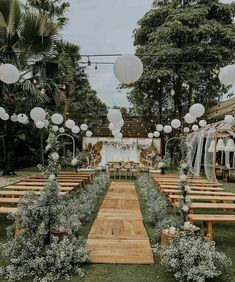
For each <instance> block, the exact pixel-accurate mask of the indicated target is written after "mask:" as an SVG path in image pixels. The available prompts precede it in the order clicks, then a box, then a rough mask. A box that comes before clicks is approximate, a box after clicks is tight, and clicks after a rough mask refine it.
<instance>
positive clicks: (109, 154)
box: [83, 137, 161, 168]
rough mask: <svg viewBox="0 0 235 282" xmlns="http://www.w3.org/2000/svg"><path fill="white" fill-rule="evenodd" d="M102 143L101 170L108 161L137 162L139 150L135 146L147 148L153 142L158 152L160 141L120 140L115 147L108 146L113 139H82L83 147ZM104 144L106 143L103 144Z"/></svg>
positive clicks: (113, 145)
mask: <svg viewBox="0 0 235 282" xmlns="http://www.w3.org/2000/svg"><path fill="white" fill-rule="evenodd" d="M100 141H102V142H104V144H103V148H102V150H101V152H100V154H101V157H102V160H101V163H100V164H99V166H102V167H103V168H104V167H105V166H106V164H107V162H110V161H133V162H137V163H138V162H139V157H140V153H141V150H140V149H139V148H138V146H137V144H141V145H144V147H145V148H148V147H149V146H151V144H152V141H153V142H154V145H155V147H157V148H158V150H159V152H160V142H161V141H160V139H159V138H155V139H149V138H146V139H145V138H141V139H137V138H122V140H121V141H117V145H115V144H109V143H110V142H115V139H114V138H108V137H107V138H97V137H90V138H88V137H84V138H83V146H85V145H86V144H89V143H90V144H92V145H95V144H96V143H98V142H100ZM105 142H108V143H107V144H105ZM122 145H123V147H125V145H130V148H127V149H122Z"/></svg>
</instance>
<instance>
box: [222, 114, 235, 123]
mask: <svg viewBox="0 0 235 282" xmlns="http://www.w3.org/2000/svg"><path fill="white" fill-rule="evenodd" d="M233 120H234V117H233V116H232V115H226V116H225V117H224V121H225V122H228V123H232V122H233Z"/></svg>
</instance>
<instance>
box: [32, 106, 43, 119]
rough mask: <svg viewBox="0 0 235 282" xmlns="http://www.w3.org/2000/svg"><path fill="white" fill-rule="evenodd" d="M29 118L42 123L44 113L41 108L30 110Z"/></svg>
mask: <svg viewBox="0 0 235 282" xmlns="http://www.w3.org/2000/svg"><path fill="white" fill-rule="evenodd" d="M30 116H31V118H32V119H33V120H34V121H43V120H45V118H46V112H45V110H44V109H43V108H41V107H35V108H33V109H32V110H31V112H30Z"/></svg>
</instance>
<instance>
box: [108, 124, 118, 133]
mask: <svg viewBox="0 0 235 282" xmlns="http://www.w3.org/2000/svg"><path fill="white" fill-rule="evenodd" d="M109 129H110V130H111V131H114V130H117V129H120V128H119V127H117V126H116V125H115V124H113V123H110V124H109Z"/></svg>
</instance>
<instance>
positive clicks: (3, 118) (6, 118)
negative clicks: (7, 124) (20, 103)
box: [1, 113, 9, 120]
mask: <svg viewBox="0 0 235 282" xmlns="http://www.w3.org/2000/svg"><path fill="white" fill-rule="evenodd" d="M1 119H2V120H8V119H9V115H8V113H5V114H4V115H3V116H1Z"/></svg>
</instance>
